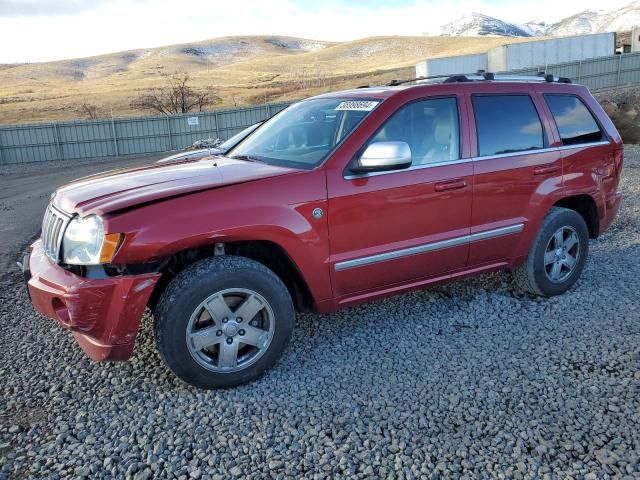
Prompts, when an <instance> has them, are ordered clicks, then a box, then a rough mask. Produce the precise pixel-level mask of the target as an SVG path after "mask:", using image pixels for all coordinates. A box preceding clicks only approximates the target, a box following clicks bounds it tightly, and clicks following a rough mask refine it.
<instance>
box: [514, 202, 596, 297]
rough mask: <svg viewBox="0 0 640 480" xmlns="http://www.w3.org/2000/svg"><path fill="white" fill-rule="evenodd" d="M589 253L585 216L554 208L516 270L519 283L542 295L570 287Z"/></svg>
mask: <svg viewBox="0 0 640 480" xmlns="http://www.w3.org/2000/svg"><path fill="white" fill-rule="evenodd" d="M588 253H589V230H588V228H587V224H586V223H585V221H584V219H583V218H582V216H581V215H580V214H579V213H577V212H576V211H574V210H569V209H568V208H560V207H553V208H552V209H551V210H550V211H549V213H548V214H547V216H546V217H545V219H544V221H543V222H542V225H541V227H540V230H539V231H538V234H537V236H536V238H535V240H534V242H533V245H532V246H531V250H530V251H529V255H528V257H527V259H526V261H525V262H524V263H523V264H522V265H520V266H518V267H517V268H516V269H515V270H514V271H513V276H514V279H515V281H516V283H517V285H518V286H519V287H520V288H521V289H522V290H525V291H527V292H529V293H533V294H534V295H540V296H543V297H551V296H554V295H560V294H562V293H564V292H566V291H567V290H568V289H569V288H571V287H572V286H573V285H574V284H575V283H576V281H577V280H578V278H580V275H581V273H582V270H583V268H584V264H585V262H586V260H587V255H588Z"/></svg>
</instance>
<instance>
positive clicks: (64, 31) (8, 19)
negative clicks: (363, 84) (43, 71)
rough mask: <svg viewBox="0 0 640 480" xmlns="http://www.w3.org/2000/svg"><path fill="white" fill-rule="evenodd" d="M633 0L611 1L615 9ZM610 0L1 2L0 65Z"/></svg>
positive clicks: (528, 16)
mask: <svg viewBox="0 0 640 480" xmlns="http://www.w3.org/2000/svg"><path fill="white" fill-rule="evenodd" d="M630 1H631V0H607V2H606V3H605V4H604V5H605V6H606V8H608V9H612V8H617V7H621V6H623V5H625V4H628V3H630ZM602 7H603V2H602V0H579V1H576V0H563V1H558V0H511V1H507V0H476V1H471V0H461V1H445V0H385V1H383V0H368V1H365V0H351V1H347V0H322V1H315V0H306V1H305V0H262V1H259V0H258V1H249V0H233V1H230V0H0V63H17V62H41V61H49V60H59V59H64V58H77V57H85V56H91V55H99V54H103V53H111V52H117V51H122V50H132V49H138V48H150V47H159V46H163V45H171V44H176V43H186V42H192V41H198V40H205V39H209V38H214V37H221V36H228V35H290V36H296V37H303V38H311V39H318V40H332V41H341V40H352V39H356V38H362V37H368V36H374V35H421V34H423V33H424V32H428V31H433V30H434V29H436V28H437V27H438V26H439V25H442V24H444V23H447V22H449V21H451V20H453V19H455V18H457V17H459V16H461V15H464V14H466V13H470V12H480V13H484V14H486V15H491V16H494V17H497V18H500V19H502V20H506V21H511V22H520V23H524V22H527V21H529V20H533V19H543V20H547V21H549V20H551V21H553V20H559V19H561V18H563V17H566V16H569V15H572V14H575V13H578V12H581V11H583V10H585V9H594V10H597V9H600V8H602Z"/></svg>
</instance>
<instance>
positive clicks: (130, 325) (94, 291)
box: [23, 240, 160, 361]
mask: <svg viewBox="0 0 640 480" xmlns="http://www.w3.org/2000/svg"><path fill="white" fill-rule="evenodd" d="M23 273H24V276H25V281H26V283H27V288H28V291H29V297H30V299H31V303H32V304H33V306H34V308H35V309H36V310H37V311H38V312H40V313H42V314H43V315H46V316H47V317H50V318H53V319H54V320H56V321H58V323H60V324H61V325H62V326H63V327H65V328H67V329H69V330H71V332H72V333H73V336H74V338H75V339H76V341H77V342H78V344H79V345H80V347H81V348H82V349H83V350H84V351H85V353H86V354H87V355H88V356H89V357H90V358H91V359H93V360H97V361H103V360H127V359H128V358H129V357H130V356H131V354H132V353H133V347H134V344H135V339H136V336H137V333H138V328H139V326H140V321H141V318H142V314H143V312H144V309H145V308H146V306H147V303H148V301H149V297H150V296H151V293H152V292H153V289H154V287H155V285H156V283H157V281H158V279H159V278H160V273H156V272H153V273H146V274H142V275H122V276H114V277H107V278H101V279H87V278H83V277H81V276H78V275H75V274H74V273H72V272H69V271H67V270H65V269H64V268H62V267H60V266H59V265H57V264H56V263H55V262H53V261H51V260H50V259H49V257H47V256H46V255H45V253H44V250H43V248H42V242H41V241H40V240H38V241H36V242H35V243H34V244H33V245H32V246H31V250H30V253H29V254H28V258H25V259H24V262H23Z"/></svg>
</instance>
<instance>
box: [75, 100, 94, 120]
mask: <svg viewBox="0 0 640 480" xmlns="http://www.w3.org/2000/svg"><path fill="white" fill-rule="evenodd" d="M76 112H78V113H79V114H80V115H82V116H83V117H86V118H88V119H89V120H95V119H97V118H98V106H97V105H94V104H93V103H83V104H81V105H79V106H78V107H77V108H76Z"/></svg>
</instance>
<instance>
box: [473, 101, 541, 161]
mask: <svg viewBox="0 0 640 480" xmlns="http://www.w3.org/2000/svg"><path fill="white" fill-rule="evenodd" d="M472 100H473V111H474V115H475V117H476V132H477V136H478V155H479V156H481V157H484V156H489V155H501V154H507V153H514V152H523V151H527V150H536V149H540V148H543V147H544V139H543V135H542V123H541V122H540V117H539V116H538V112H537V110H536V107H535V105H534V104H533V100H531V97H530V96H529V95H526V94H522V95H473V97H472Z"/></svg>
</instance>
